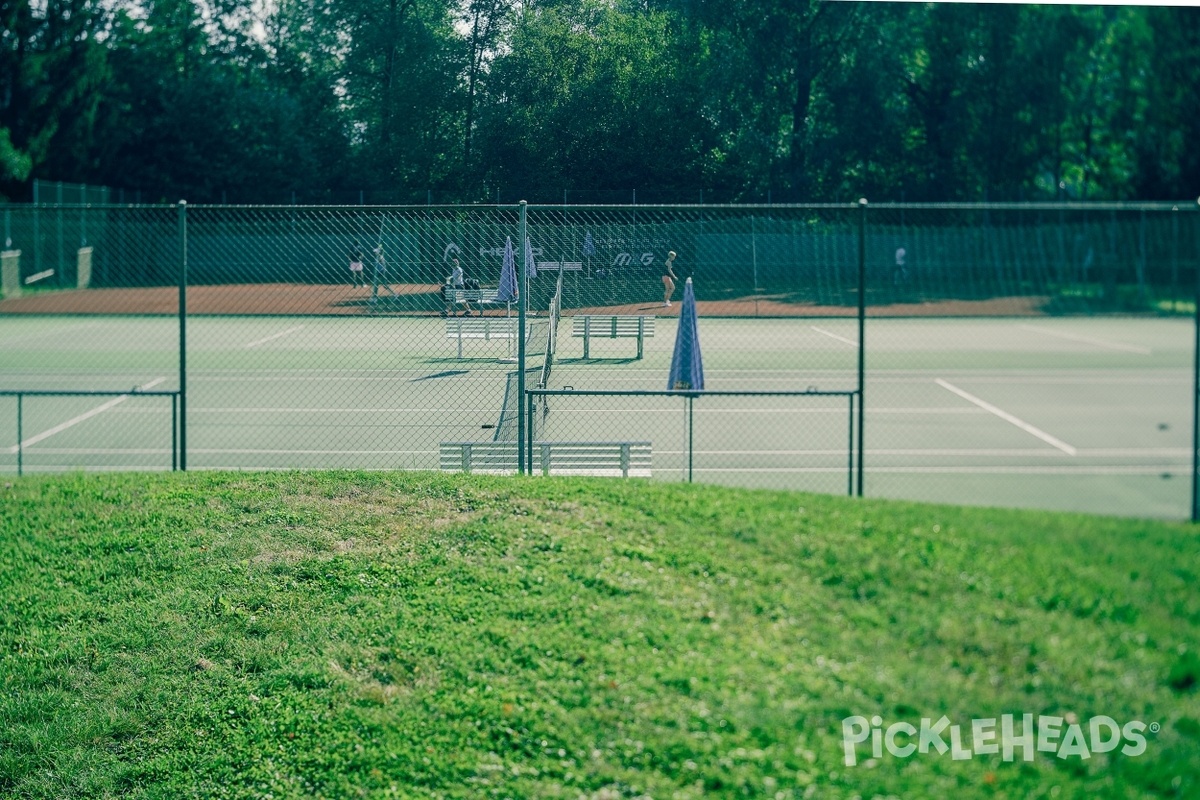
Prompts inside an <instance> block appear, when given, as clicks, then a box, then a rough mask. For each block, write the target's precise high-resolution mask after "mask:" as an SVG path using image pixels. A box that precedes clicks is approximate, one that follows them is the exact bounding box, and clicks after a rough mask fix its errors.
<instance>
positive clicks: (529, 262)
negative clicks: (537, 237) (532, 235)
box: [525, 236, 537, 278]
mask: <svg viewBox="0 0 1200 800" xmlns="http://www.w3.org/2000/svg"><path fill="white" fill-rule="evenodd" d="M525 274H526V275H528V276H529V277H531V278H536V277H537V265H536V264H535V263H534V262H533V245H532V244H530V243H529V237H528V236H526V237H525Z"/></svg>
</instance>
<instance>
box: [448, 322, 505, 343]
mask: <svg viewBox="0 0 1200 800" xmlns="http://www.w3.org/2000/svg"><path fill="white" fill-rule="evenodd" d="M516 331H517V320H515V319H510V318H509V317H500V318H496V317H452V318H448V319H447V320H446V335H447V336H483V337H484V338H485V339H486V338H488V337H489V336H496V337H499V338H505V337H511V336H514V335H515V334H516Z"/></svg>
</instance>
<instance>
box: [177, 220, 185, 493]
mask: <svg viewBox="0 0 1200 800" xmlns="http://www.w3.org/2000/svg"><path fill="white" fill-rule="evenodd" d="M178 216H179V469H180V470H181V471H183V472H187V201H186V200H180V201H179V211H178Z"/></svg>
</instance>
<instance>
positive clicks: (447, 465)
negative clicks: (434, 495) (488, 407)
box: [441, 442, 650, 478]
mask: <svg viewBox="0 0 1200 800" xmlns="http://www.w3.org/2000/svg"><path fill="white" fill-rule="evenodd" d="M441 469H442V471H443V472H477V473H483V474H490V475H511V474H514V473H516V471H517V443H516V442H442V444H441ZM532 472H534V473H535V474H541V475H590V476H594V477H614V478H616V477H620V478H649V477H650V442H534V443H533V469H532Z"/></svg>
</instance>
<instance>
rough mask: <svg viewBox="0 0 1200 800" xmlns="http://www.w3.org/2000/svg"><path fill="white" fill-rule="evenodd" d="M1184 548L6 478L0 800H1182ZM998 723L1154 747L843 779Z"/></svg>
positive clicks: (1181, 544) (478, 486)
mask: <svg viewBox="0 0 1200 800" xmlns="http://www.w3.org/2000/svg"><path fill="white" fill-rule="evenodd" d="M1198 545H1200V537H1198V536H1197V532H1196V531H1195V530H1194V529H1193V528H1191V527H1188V526H1186V525H1182V524H1171V523H1164V522H1147V521H1137V520H1118V519H1108V518H1099V517H1086V516H1080V515H1066V514H1050V513H1036V512H1020V511H993V510H980V509H963V508H957V507H948V506H933V505H920V504H914V503H899V502H887V501H855V500H848V499H845V498H835V497H825V496H814V495H801V494H791V493H783V492H763V491H758V492H753V491H742V490H735V489H725V488H720V487H714V486H683V485H657V484H650V483H646V482H637V481H617V480H594V481H585V480H549V479H483V478H470V477H461V476H455V477H447V476H441V475H436V474H415V473H410V474H381V473H347V472H337V473H321V472H316V473H286V474H252V475H247V474H237V473H191V474H176V475H169V474H168V475H142V474H122V475H87V476H83V475H68V476H63V477H36V478H25V479H22V480H17V481H14V482H12V483H11V484H6V483H0V682H2V686H3V693H2V694H0V796H3V797H21V798H26V797H28V798H35V797H36V798H43V797H45V798H49V797H87V798H103V797H122V798H126V797H131V798H138V797H162V798H180V797H205V798H208V797H263V798H266V797H274V798H290V797H330V798H333V797H416V798H425V797H455V798H458V797H461V798H477V797H478V798H488V797H497V798H505V797H507V798H559V797H561V798H572V800H575V799H576V798H588V799H589V800H608V799H615V798H634V797H638V798H646V797H650V798H657V799H665V798H699V797H701V796H704V797H750V798H760V797H762V798H775V797H780V798H798V797H818V798H824V797H831V798H850V797H855V796H859V797H862V798H872V797H902V798H938V797H956V798H974V797H980V798H993V797H1007V798H1027V797H1058V798H1069V797H1078V798H1094V797H1120V798H1125V797H1155V798H1160V797H1196V796H1197V795H1198V794H1200V696H1198V688H1200V687H1198V682H1200V658H1198V652H1200V639H1198V636H1197V634H1198V632H1200V592H1198V591H1197V588H1196V586H1197V580H1198V577H1200V547H1198ZM1004 714H1014V715H1016V717H1017V719H1018V723H1019V722H1020V720H1021V715H1022V714H1032V715H1034V717H1035V718H1037V717H1038V716H1039V715H1040V716H1043V717H1049V716H1059V717H1063V718H1064V719H1065V720H1066V721H1065V722H1064V723H1063V730H1064V736H1063V739H1064V741H1065V738H1066V736H1065V731H1066V730H1067V728H1068V726H1069V725H1070V724H1071V723H1075V724H1077V725H1079V726H1081V729H1082V730H1083V731H1084V732H1085V733H1086V732H1087V731H1088V730H1089V729H1088V722H1089V720H1091V719H1092V718H1094V717H1097V716H1099V715H1105V716H1108V717H1111V718H1112V719H1114V720H1115V721H1116V722H1117V723H1118V724H1121V725H1124V724H1126V723H1128V722H1130V721H1135V720H1140V721H1142V722H1144V723H1146V725H1148V726H1149V725H1150V724H1151V723H1153V724H1154V726H1161V728H1160V729H1158V730H1157V731H1156V732H1153V733H1152V732H1150V731H1151V730H1153V729H1154V728H1153V727H1151V728H1148V730H1147V732H1146V733H1145V734H1144V737H1145V740H1146V746H1145V752H1144V753H1142V754H1140V755H1126V754H1123V753H1122V752H1120V750H1114V751H1112V752H1107V753H1089V756H1090V757H1088V758H1086V759H1085V758H1083V757H1082V756H1081V755H1078V754H1071V753H1068V754H1067V755H1065V757H1062V758H1060V757H1057V756H1056V754H1055V753H1054V752H1037V753H1036V757H1035V759H1034V760H1033V761H1031V762H1025V761H1023V760H1022V758H1021V751H1020V750H1018V751H1017V755H1016V759H1015V760H1013V761H1005V760H1004V758H1003V757H1002V756H1001V755H996V754H975V755H974V756H973V757H971V758H968V759H962V760H954V759H953V758H952V757H951V754H950V753H945V754H942V755H939V754H937V751H936V750H931V751H930V752H928V753H925V754H920V753H917V754H914V755H912V756H910V757H906V758H901V757H896V756H893V755H891V754H890V753H889V752H888V751H887V750H885V751H883V756H882V757H881V758H874V757H873V756H872V753H871V745H870V743H869V742H867V743H864V744H862V745H859V747H858V749H857V751H856V763H855V765H854V766H847V765H846V764H845V763H844V759H845V753H844V750H843V742H842V725H843V720H844V719H845V718H847V717H851V716H854V715H862V716H864V717H867V718H870V717H872V716H875V715H878V716H880V717H881V718H882V720H883V723H882V724H883V727H885V728H886V727H887V726H889V725H891V724H892V723H896V722H908V723H910V724H912V725H914V726H919V725H920V721H921V719H922V718H929V719H930V720H934V721H935V720H937V719H938V718H940V717H941V716H943V715H945V716H947V717H948V718H949V719H950V720H951V722H952V723H953V724H955V725H959V726H960V727H961V729H962V732H963V738H964V746H965V747H967V748H970V747H971V746H972V742H971V738H970V737H971V732H972V730H971V725H972V720H974V719H986V718H999V717H1001V716H1002V715H1004ZM997 729H998V726H997ZM945 738H946V741H947V743H949V737H948V735H947V736H946V737H945ZM901 741H904V740H903V739H901ZM913 741H914V742H915V741H916V737H913ZM1125 741H1126V742H1128V739H1126V740H1125Z"/></svg>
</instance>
